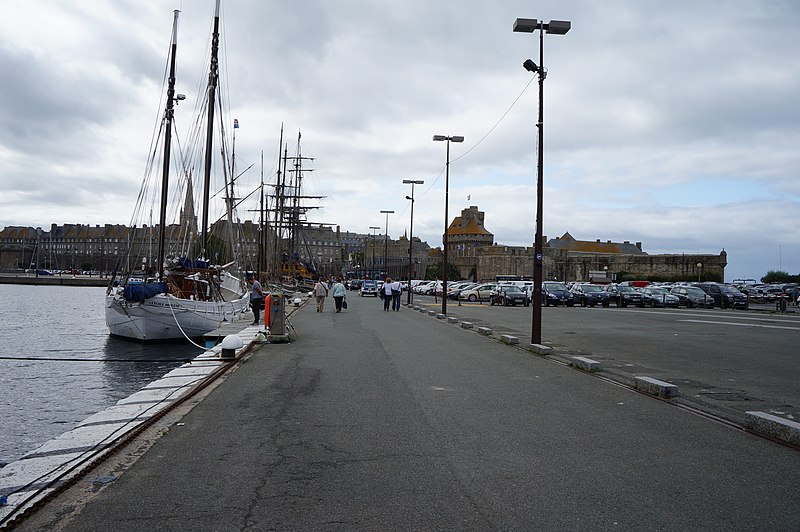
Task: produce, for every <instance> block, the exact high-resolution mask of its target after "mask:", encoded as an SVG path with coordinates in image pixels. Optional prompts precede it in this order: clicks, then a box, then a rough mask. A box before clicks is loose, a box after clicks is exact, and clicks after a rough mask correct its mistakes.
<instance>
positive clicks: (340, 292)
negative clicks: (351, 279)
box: [331, 278, 347, 312]
mask: <svg viewBox="0 0 800 532" xmlns="http://www.w3.org/2000/svg"><path fill="white" fill-rule="evenodd" d="M345 294H347V290H346V289H345V287H344V285H343V284H342V279H341V278H337V279H336V282H335V283H334V284H333V287H332V288H331V295H333V301H334V303H336V312H341V311H342V303H343V302H344V296H345Z"/></svg>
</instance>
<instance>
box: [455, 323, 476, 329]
mask: <svg viewBox="0 0 800 532" xmlns="http://www.w3.org/2000/svg"><path fill="white" fill-rule="evenodd" d="M459 325H461V328H462V329H472V327H474V325H473V324H472V322H471V321H462V322H461V323H459Z"/></svg>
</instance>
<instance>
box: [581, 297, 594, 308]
mask: <svg viewBox="0 0 800 532" xmlns="http://www.w3.org/2000/svg"><path fill="white" fill-rule="evenodd" d="M581 306H582V307H585V306H586V300H584V299H581ZM591 306H594V305H591Z"/></svg>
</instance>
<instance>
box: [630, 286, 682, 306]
mask: <svg viewBox="0 0 800 532" xmlns="http://www.w3.org/2000/svg"><path fill="white" fill-rule="evenodd" d="M639 291H640V292H641V293H642V295H643V296H644V306H645V307H672V308H678V303H680V299H678V296H674V295H672V294H671V293H670V292H669V290H667V289H666V288H659V287H657V286H647V287H645V288H642V289H640V290H639Z"/></svg>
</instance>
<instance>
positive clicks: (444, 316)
mask: <svg viewBox="0 0 800 532" xmlns="http://www.w3.org/2000/svg"><path fill="white" fill-rule="evenodd" d="M446 317H447V314H442V313H439V314H437V315H436V319H437V320H443V319H445V318H446Z"/></svg>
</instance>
